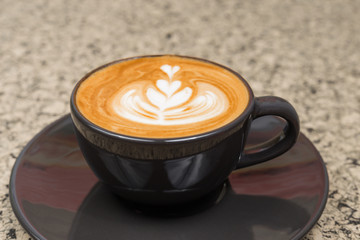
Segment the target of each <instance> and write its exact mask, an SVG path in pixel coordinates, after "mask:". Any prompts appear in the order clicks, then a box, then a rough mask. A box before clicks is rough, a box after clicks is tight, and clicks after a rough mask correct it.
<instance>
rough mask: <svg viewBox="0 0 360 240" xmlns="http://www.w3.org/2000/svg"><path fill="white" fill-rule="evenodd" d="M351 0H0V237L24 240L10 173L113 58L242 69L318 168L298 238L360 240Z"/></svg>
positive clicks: (359, 111)
mask: <svg viewBox="0 0 360 240" xmlns="http://www.w3.org/2000/svg"><path fill="white" fill-rule="evenodd" d="M359 12H360V1H350V0H345V1H343V0H338V1H336V0H326V1H325V0H321V1H320V0H319V1H296V0H294V1H280V0H266V1H265V0H263V1H250V0H249V1H236V0H233V1H201V0H191V1H190V0H189V1H164V0H158V1H139V0H131V1H130V0H123V1H113V2H111V3H110V2H107V1H85V0H78V1H69V0H65V1H64V0H54V1H45V0H34V1H11V0H2V1H0V76H1V78H0V83H1V85H0V86H1V87H0V104H1V107H0V136H1V143H0V172H1V174H0V181H1V182H0V239H29V238H30V237H29V235H28V234H27V233H26V232H25V231H24V229H23V228H22V227H21V225H20V224H19V223H18V221H17V219H16V217H15V215H14V213H13V212H12V209H11V206H10V201H9V195H8V191H9V189H8V183H9V177H10V172H11V168H12V166H13V164H14V162H15V159H16V157H17V156H18V155H19V153H20V151H21V150H22V148H23V147H24V146H25V145H26V143H27V142H28V141H29V140H30V139H31V138H32V137H33V136H34V135H35V134H36V133H37V132H39V131H40V130H41V129H42V128H44V127H45V126H47V125H48V124H49V123H51V122H53V121H54V120H56V119H58V118H59V117H60V116H63V115H64V114H66V113H68V112H69V95H70V93H71V90H72V88H73V87H74V84H75V83H76V82H77V81H78V80H79V79H80V78H81V77H82V76H83V75H84V74H85V73H86V72H88V71H90V70H91V69H93V68H95V67H97V66H100V65H102V64H104V63H107V62H110V61H112V60H115V59H119V58H124V57H130V56H135V55H145V54H159V53H175V54H181V55H190V56H196V57H202V58H206V59H210V60H213V61H215V62H219V63H222V64H224V65H227V66H229V67H231V68H233V69H234V70H236V71H238V72H240V73H241V74H242V75H243V76H244V77H245V78H246V79H247V80H248V82H249V83H250V85H251V86H252V87H253V89H254V92H255V95H257V96H261V95H277V96H280V97H283V98H285V99H288V100H289V101H290V102H291V103H293V105H294V106H295V108H296V109H297V111H298V113H299V116H300V120H301V129H302V132H303V133H305V134H306V135H307V137H308V138H310V139H311V140H312V141H313V143H314V144H315V146H316V147H317V148H318V150H319V151H320V153H321V155H322V156H323V158H324V161H325V162H326V166H327V168H328V173H329V179H330V192H329V199H328V203H327V205H326V208H325V210H324V213H323V215H322V216H321V218H320V220H319V222H318V223H317V224H316V225H315V227H314V228H313V229H312V230H311V232H310V233H309V234H308V235H307V236H306V237H304V239H360V211H359V209H360V190H359V188H360V145H359V142H360V124H359V121H360V93H359V92H360V90H359V89H360V34H359V33H360V24H359V23H360V14H359Z"/></svg>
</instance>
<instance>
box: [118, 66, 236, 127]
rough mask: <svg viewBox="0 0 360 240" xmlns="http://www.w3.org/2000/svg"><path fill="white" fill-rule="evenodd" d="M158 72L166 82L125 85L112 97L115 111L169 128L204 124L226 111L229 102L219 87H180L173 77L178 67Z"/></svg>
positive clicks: (162, 80) (131, 118)
mask: <svg viewBox="0 0 360 240" xmlns="http://www.w3.org/2000/svg"><path fill="white" fill-rule="evenodd" d="M160 69H161V70H162V71H163V72H165V73H166V74H167V76H168V79H166V80H165V79H159V80H157V81H156V83H155V84H152V85H150V86H149V85H145V86H144V85H141V84H138V83H133V85H131V84H130V85H127V87H126V89H121V90H120V91H118V93H117V95H116V96H115V97H114V100H113V102H112V107H113V110H114V112H115V113H116V114H118V115H119V116H121V117H124V118H127V119H129V120H131V121H134V122H139V123H145V124H153V125H167V126H169V125H182V124H189V123H195V122H200V121H204V120H207V119H211V118H214V117H215V116H218V115H220V114H222V113H223V112H224V111H226V110H227V108H228V105H229V102H228V99H227V97H226V95H225V94H224V93H223V92H222V91H221V90H220V89H219V88H217V87H215V86H213V85H211V84H209V83H205V82H201V81H199V82H196V81H194V84H193V86H191V87H189V86H183V85H184V84H183V82H182V81H181V79H176V77H175V74H176V73H177V72H178V71H181V69H180V67H179V66H170V65H167V64H165V65H162V66H161V68H160ZM144 87H146V89H144Z"/></svg>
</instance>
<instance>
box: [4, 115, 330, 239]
mask: <svg viewBox="0 0 360 240" xmlns="http://www.w3.org/2000/svg"><path fill="white" fill-rule="evenodd" d="M282 127H283V125H282V121H280V120H279V119H277V118H274V117H264V118H260V119H258V120H256V122H255V123H254V124H253V128H252V129H251V133H250V136H249V139H248V145H247V150H248V151H252V149H255V146H256V147H257V146H258V145H259V144H261V146H263V147H264V148H266V146H269V145H271V144H272V143H273V142H275V141H277V140H278V139H279V138H281V135H282V134H281V133H282V131H281V129H282ZM264 143H265V144H264ZM327 193H328V177H327V172H326V167H325V165H324V162H323V160H322V158H321V156H320V155H319V153H318V152H317V150H316V149H315V147H314V146H313V145H312V143H311V142H310V141H309V140H308V139H307V138H306V137H305V136H304V135H303V134H301V135H300V138H299V140H298V142H297V143H296V145H295V146H294V147H293V148H292V149H291V150H290V151H289V152H287V153H286V154H284V155H282V156H280V157H278V158H276V159H274V160H271V161H269V162H266V163H262V164H259V165H255V166H252V167H248V168H245V169H240V170H236V171H234V172H233V173H232V174H231V175H230V177H229V181H228V182H227V184H226V185H224V187H223V188H221V189H219V190H218V192H217V193H212V194H210V195H209V197H207V198H206V199H204V201H203V202H201V201H200V202H197V203H194V204H193V205H191V206H188V207H185V208H184V210H186V211H188V212H186V211H185V214H183V215H176V214H175V215H171V216H169V215H166V214H165V215H152V214H147V213H146V214H145V213H144V211H143V210H142V209H141V208H140V209H139V208H137V207H136V206H131V205H130V206H129V204H127V203H125V202H123V201H122V200H120V199H119V198H118V197H116V196H115V195H114V194H112V193H111V192H109V190H108V189H107V188H106V186H105V185H103V184H102V183H100V182H98V180H97V178H96V177H95V176H94V175H93V173H92V172H91V170H90V169H89V167H88V166H87V164H86V162H85V160H84V159H83V157H82V154H81V152H80V150H79V148H78V144H77V142H76V139H75V136H74V132H73V128H72V124H71V119H70V116H69V115H67V116H65V117H63V118H61V119H59V120H58V121H56V122H54V123H52V124H51V125H49V126H48V127H47V128H45V129H44V130H43V131H42V132H40V133H39V134H38V135H37V136H35V137H34V139H33V140H32V141H31V142H30V143H29V144H28V145H27V146H26V147H25V149H24V150H23V152H22V153H21V154H20V156H19V157H18V159H17V161H16V163H15V166H14V168H13V172H12V176H11V180H10V197H11V203H12V207H13V210H14V212H15V214H16V216H17V217H18V219H19V221H20V223H21V224H22V226H23V227H24V228H25V229H26V230H27V231H28V232H29V233H30V234H31V235H32V236H33V237H34V238H35V239H86V240H89V239H299V238H301V237H302V236H304V235H305V234H306V233H307V232H308V231H309V230H310V229H311V227H312V226H313V225H314V224H315V223H316V222H317V220H318V218H319V217H320V215H321V213H322V211H323V209H324V207H325V204H326V199H327ZM207 204H210V205H211V206H209V205H207ZM204 206H205V207H204ZM164 212H165V213H167V211H166V210H165V211H164ZM179 212H183V211H179Z"/></svg>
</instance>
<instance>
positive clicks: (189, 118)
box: [76, 55, 249, 139]
mask: <svg viewBox="0 0 360 240" xmlns="http://www.w3.org/2000/svg"><path fill="white" fill-rule="evenodd" d="M248 102H249V92H248V90H247V88H246V86H245V85H244V83H243V82H242V81H241V79H239V77H238V76H237V75H236V74H234V73H233V72H231V71H229V70H228V69H225V68H223V67H221V66H220V65H216V64H213V63H210V62H207V61H202V60H197V59H192V58H187V57H179V56H172V55H164V56H152V57H140V58H133V59H128V60H124V61H119V62H115V63H113V64H110V65H106V66H104V67H101V68H99V69H98V70H96V71H94V72H92V73H91V74H90V75H89V76H87V77H86V79H84V80H83V81H82V82H81V83H80V85H79V87H78V89H77V92H76V106H77V107H78V108H79V111H80V112H81V114H82V115H83V116H84V117H85V118H86V119H87V120H89V121H90V122H92V123H93V124H95V125H97V126H99V127H101V128H103V129H106V130H109V131H111V132H114V133H117V134H122V135H126V136H133V137H142V138H160V139H167V138H179V137H185V136H194V135H197V134H202V133H205V132H210V131H213V130H215V129H218V128H220V127H223V126H225V125H227V124H228V123H230V122H232V121H234V120H235V119H236V118H238V117H239V116H240V115H241V114H242V112H243V111H244V109H245V108H246V106H247V104H248Z"/></svg>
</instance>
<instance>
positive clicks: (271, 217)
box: [69, 183, 310, 240]
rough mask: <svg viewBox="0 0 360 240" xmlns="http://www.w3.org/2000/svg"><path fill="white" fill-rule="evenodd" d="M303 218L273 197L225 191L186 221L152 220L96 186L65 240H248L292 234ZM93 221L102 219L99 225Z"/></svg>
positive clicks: (300, 212) (301, 211) (287, 203)
mask: <svg viewBox="0 0 360 240" xmlns="http://www.w3.org/2000/svg"><path fill="white" fill-rule="evenodd" d="M309 217H310V216H309V213H308V212H307V211H306V209H304V208H302V207H301V206H300V205H298V204H296V203H295V202H290V201H286V200H283V199H280V198H276V197H267V196H264V197H259V196H250V195H237V194H236V193H234V192H233V191H232V189H231V188H230V187H228V189H227V191H226V193H225V196H224V198H223V199H222V200H221V201H220V202H219V203H218V204H216V205H215V206H213V207H211V208H209V209H207V210H205V211H202V212H199V213H196V214H193V215H191V216H188V217H186V216H185V217H154V216H149V215H147V214H143V213H141V212H137V211H134V209H133V208H129V207H128V206H127V205H126V204H124V203H123V202H122V201H121V200H120V199H119V198H118V197H117V196H115V195H114V194H112V193H111V192H110V191H109V190H108V189H107V188H106V186H105V185H103V184H102V183H98V184H97V185H96V186H95V187H94V188H93V189H92V191H91V192H90V194H89V195H88V196H87V198H86V199H85V200H84V202H83V203H82V205H81V207H80V209H79V211H78V213H77V215H76V217H75V219H74V221H73V224H72V226H71V230H70V233H69V239H84V240H85V239H87V240H88V239H113V238H114V232H113V231H114V229H120V231H118V234H119V235H118V238H119V239H235V237H236V235H237V234H239V233H241V239H254V228H261V229H263V231H266V229H268V231H272V230H273V231H277V232H279V231H280V232H283V233H282V235H284V236H289V234H291V233H293V232H296V230H298V229H301V227H302V226H303V225H304V224H306V222H307V221H308V219H309ZM98 219H102V223H101V224H99V221H98Z"/></svg>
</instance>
